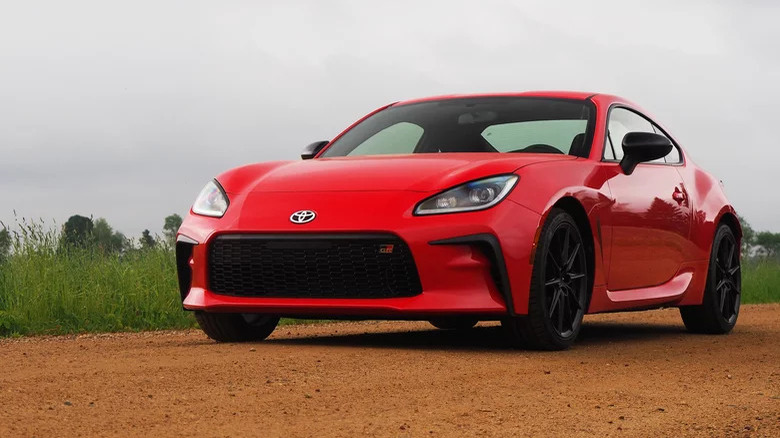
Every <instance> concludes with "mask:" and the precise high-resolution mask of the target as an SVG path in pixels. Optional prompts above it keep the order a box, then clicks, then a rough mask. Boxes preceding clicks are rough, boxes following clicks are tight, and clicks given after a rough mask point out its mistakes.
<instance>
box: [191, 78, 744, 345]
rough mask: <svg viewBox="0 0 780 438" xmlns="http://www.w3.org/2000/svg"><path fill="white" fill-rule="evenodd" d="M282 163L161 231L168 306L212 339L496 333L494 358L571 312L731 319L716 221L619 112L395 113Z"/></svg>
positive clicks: (722, 240)
mask: <svg viewBox="0 0 780 438" xmlns="http://www.w3.org/2000/svg"><path fill="white" fill-rule="evenodd" d="M301 158H303V160H302V161H283V162H267V163H257V164H250V165H246V166H243V167H239V168H236V169H233V170H230V171H228V172H225V173H223V174H222V175H219V176H218V177H217V178H216V179H214V180H213V181H210V182H209V183H208V184H206V187H205V188H204V189H203V190H202V191H201V192H200V194H199V195H198V197H197V199H196V201H195V203H194V205H193V206H192V210H191V211H190V214H189V215H188V217H187V218H186V220H185V221H184V224H183V225H182V226H181V229H180V230H179V234H178V239H177V244H176V257H177V265H178V274H179V284H180V290H181V298H182V301H183V305H184V308H185V309H187V310H193V311H195V316H196V318H197V320H198V322H199V324H200V326H201V327H202V329H203V330H204V331H205V332H206V334H207V335H208V336H210V337H211V338H213V339H215V340H217V341H228V342H230V341H248V340H259V339H263V338H265V337H266V336H268V335H269V334H270V333H271V332H272V331H273V330H274V328H275V327H276V324H277V322H278V321H279V317H296V318H349V319H420V320H428V321H430V322H431V323H432V324H433V325H434V326H436V327H438V328H442V329H468V328H470V327H472V326H474V325H475V324H476V323H477V322H478V321H483V320H500V321H501V322H502V325H503V326H504V327H505V329H506V333H507V334H508V338H509V340H510V341H511V342H512V344H513V345H517V346H524V347H528V348H538V349H550V350H553V349H563V348H566V347H568V346H570V345H571V344H572V342H574V340H575V339H576V338H577V334H578V333H579V331H580V328H581V326H582V319H583V315H584V314H585V313H598V312H614V311H620V310H637V309H650V308H657V307H667V306H675V307H679V308H680V313H681V314H682V319H683V321H684V323H685V326H686V327H687V328H688V329H689V330H690V331H693V332H701V333H726V332H728V331H730V330H731V329H732V328H733V327H734V324H735V323H736V321H737V316H738V314H739V305H740V289H741V274H740V238H741V235H742V233H741V228H740V224H739V221H738V219H737V215H736V213H735V212H734V208H732V206H731V205H730V204H729V201H728V200H727V199H726V196H725V195H724V193H723V190H722V187H721V184H720V183H719V181H718V180H717V179H716V178H714V177H713V176H711V175H710V174H708V173H707V172H705V171H704V170H702V169H700V168H699V167H697V166H696V165H695V164H694V163H693V162H691V160H690V158H689V157H688V156H687V155H686V153H685V151H684V150H683V149H682V148H681V147H680V145H679V143H678V142H677V141H676V140H674V138H673V137H672V136H671V135H670V134H669V131H667V130H666V129H665V128H663V127H662V126H661V125H660V124H659V123H658V122H657V121H655V120H654V119H652V118H650V117H649V116H648V115H647V113H646V112H644V111H643V110H642V109H641V108H639V107H638V106H637V105H634V104H633V103H631V102H629V101H627V100H625V99H623V98H620V97H615V96H609V95H603V94H588V93H576V92H529V93H506V94H494V95H456V96H445V97H434V98H427V99H420V100H412V101H406V102H398V103H394V104H391V105H387V106H385V107H382V108H380V109H378V110H376V111H374V112H372V113H371V114H369V115H367V116H366V117H364V118H363V119H361V120H360V121H358V122H357V123H355V124H354V125H352V126H350V127H349V128H348V129H347V130H346V131H344V132H343V133H341V134H340V135H339V136H337V137H336V138H335V139H334V140H332V141H330V142H327V141H321V142H317V143H312V144H311V145H309V146H308V147H306V148H305V149H304V152H303V154H302V155H301Z"/></svg>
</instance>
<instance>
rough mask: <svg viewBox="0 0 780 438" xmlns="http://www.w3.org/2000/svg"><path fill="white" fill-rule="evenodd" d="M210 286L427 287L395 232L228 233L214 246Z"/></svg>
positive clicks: (277, 293) (383, 292) (228, 289)
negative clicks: (346, 233) (326, 233)
mask: <svg viewBox="0 0 780 438" xmlns="http://www.w3.org/2000/svg"><path fill="white" fill-rule="evenodd" d="M209 289H210V290H211V291H213V292H214V293H217V294H223V295H236V296H247V297H279V298H288V297H289V298H394V297H410V296H414V295H418V294H420V293H421V292H422V286H421V285H420V278H419V276H418V274H417V268H416V267H415V264H414V259H413V258H412V253H411V252H410V251H409V247H408V246H407V245H406V243H404V241H403V240H401V239H399V238H398V237H396V236H393V235H321V236H320V235H309V236H302V235H294V236H292V235H281V236H280V235H263V234H242V235H224V236H218V237H216V238H215V239H214V241H213V242H212V244H211V247H210V249H209Z"/></svg>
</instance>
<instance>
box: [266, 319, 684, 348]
mask: <svg viewBox="0 0 780 438" xmlns="http://www.w3.org/2000/svg"><path fill="white" fill-rule="evenodd" d="M684 333H685V329H684V327H682V325H679V326H678V325H672V324H646V323H644V324H640V323H624V322H620V323H619V322H587V321H586V322H585V323H584V325H583V327H582V331H581V332H580V336H579V339H578V341H577V343H576V344H575V348H576V347H577V346H598V345H608V344H614V343H621V342H633V343H635V342H644V341H654V340H659V339H667V338H672V337H675V336H680V335H682V334H684ZM264 342H267V343H270V344H278V345H310V346H330V347H368V348H405V349H421V350H437V349H438V350H472V351H485V350H512V347H511V345H510V344H509V343H508V342H507V339H506V337H505V334H504V331H503V329H502V328H501V327H500V326H497V325H495V326H477V327H475V328H473V329H470V330H464V331H456V330H439V329H435V328H431V329H430V330H425V329H423V330H411V331H403V332H398V331H395V332H371V333H358V334H356V333H350V334H332V335H317V336H308V337H296V338H272V339H268V340H266V341H264Z"/></svg>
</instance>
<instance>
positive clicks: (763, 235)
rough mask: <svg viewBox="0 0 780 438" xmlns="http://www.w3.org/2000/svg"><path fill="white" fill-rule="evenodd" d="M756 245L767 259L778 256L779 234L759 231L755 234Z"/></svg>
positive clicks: (779, 252) (779, 251)
mask: <svg viewBox="0 0 780 438" xmlns="http://www.w3.org/2000/svg"><path fill="white" fill-rule="evenodd" d="M755 242H756V245H758V246H760V247H761V248H763V249H764V251H765V252H766V255H767V256H768V257H773V256H777V255H780V233H773V232H771V231H761V232H758V233H756V238H755Z"/></svg>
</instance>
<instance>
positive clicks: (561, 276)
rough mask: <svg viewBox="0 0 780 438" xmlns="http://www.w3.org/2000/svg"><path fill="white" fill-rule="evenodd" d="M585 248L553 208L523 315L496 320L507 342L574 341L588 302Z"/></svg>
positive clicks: (560, 344)
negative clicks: (504, 331) (502, 328)
mask: <svg viewBox="0 0 780 438" xmlns="http://www.w3.org/2000/svg"><path fill="white" fill-rule="evenodd" d="M585 251H586V248H585V245H584V242H583V240H582V236H581V235H580V232H579V229H578V228H577V224H576V223H575V222H574V219H573V218H572V217H571V215H569V214H568V213H566V212H565V211H564V210H561V209H558V208H556V209H553V210H552V212H551V213H550V215H549V217H548V219H547V222H546V223H545V224H544V227H543V228H542V233H541V234H540V236H539V244H538V245H537V249H536V255H535V257H534V266H533V271H532V276H531V288H530V290H529V299H528V315H523V316H519V317H513V318H507V319H505V320H504V321H502V325H503V326H504V328H505V330H506V331H507V334H508V335H509V339H510V341H511V342H512V344H513V345H515V346H517V347H528V348H535V349H541V350H563V349H565V348H568V347H569V346H570V345H571V344H572V343H574V340H575V339H576V338H577V335H578V334H579V332H580V328H581V326H582V318H583V316H584V314H585V308H586V305H587V301H588V286H589V277H588V275H589V273H588V264H587V259H586V257H585Z"/></svg>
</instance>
